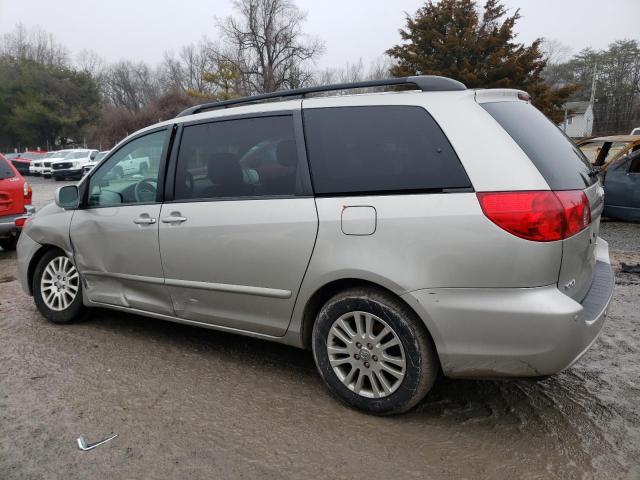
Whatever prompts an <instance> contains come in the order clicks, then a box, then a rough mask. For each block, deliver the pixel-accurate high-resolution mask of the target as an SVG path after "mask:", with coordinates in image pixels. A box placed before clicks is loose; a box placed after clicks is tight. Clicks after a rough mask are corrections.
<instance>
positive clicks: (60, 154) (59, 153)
mask: <svg viewBox="0 0 640 480" xmlns="http://www.w3.org/2000/svg"><path fill="white" fill-rule="evenodd" d="M65 152H66V150H58V151H57V152H48V153H47V154H46V155H45V156H44V157H43V158H55V157H64V154H65Z"/></svg>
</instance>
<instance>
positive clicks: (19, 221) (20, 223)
mask: <svg viewBox="0 0 640 480" xmlns="http://www.w3.org/2000/svg"><path fill="white" fill-rule="evenodd" d="M27 220H29V217H20V218H16V220H15V222H14V223H15V225H16V227H18V228H22V227H24V224H25V223H27Z"/></svg>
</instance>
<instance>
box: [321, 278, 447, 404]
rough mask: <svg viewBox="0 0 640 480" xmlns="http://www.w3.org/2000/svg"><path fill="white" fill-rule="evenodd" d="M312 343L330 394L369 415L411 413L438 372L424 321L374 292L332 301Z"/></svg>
mask: <svg viewBox="0 0 640 480" xmlns="http://www.w3.org/2000/svg"><path fill="white" fill-rule="evenodd" d="M312 343H313V355H314V358H315V360H316V365H317V367H318V370H319V371H320V374H321V376H322V378H323V380H324V381H325V383H326V384H327V386H328V387H329V388H330V389H331V391H333V392H334V393H335V394H336V395H337V396H338V397H339V398H340V399H342V400H343V401H345V402H346V403H347V404H349V405H350V406H352V407H355V408H358V409H360V410H365V411H367V412H370V413H375V414H380V415H389V414H395V413H402V412H406V411H407V410H410V409H411V408H413V407H414V406H415V405H417V404H418V403H419V402H420V401H421V400H422V399H423V398H424V397H425V396H426V394H427V392H428V391H429V390H430V389H431V387H432V386H433V383H434V382H435V379H436V376H437V374H438V370H439V363H438V358H437V355H436V350H435V346H434V345H433V341H432V340H431V337H430V336H429V334H428V332H427V330H426V328H425V326H424V325H423V324H422V322H421V320H420V319H419V318H418V317H417V316H416V314H415V313H414V312H413V311H412V310H411V309H410V308H409V307H407V306H406V305H405V304H404V303H402V302H401V301H400V300H399V299H398V298H396V297H394V296H393V295H391V294H389V293H386V292H383V291H380V290H377V289H373V288H355V289H350V290H347V291H345V292H342V293H339V294H338V295H336V296H334V297H333V298H331V299H330V300H329V301H328V302H327V303H326V304H325V305H324V307H323V308H322V309H321V310H320V313H319V314H318V317H317V318H316V322H315V324H314V327H313V334H312Z"/></svg>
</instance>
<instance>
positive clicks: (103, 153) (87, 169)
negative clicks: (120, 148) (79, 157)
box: [82, 150, 109, 175]
mask: <svg viewBox="0 0 640 480" xmlns="http://www.w3.org/2000/svg"><path fill="white" fill-rule="evenodd" d="M107 153H109V150H103V151H101V152H98V155H96V158H94V159H93V160H91V161H90V162H87V163H85V164H84V167H82V175H86V174H87V173H89V172H90V171H91V170H93V167H95V166H96V165H97V164H98V163H100V160H102V159H103V158H104V157H105V156H106V155H107Z"/></svg>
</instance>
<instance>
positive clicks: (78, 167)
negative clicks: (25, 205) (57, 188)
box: [51, 149, 98, 180]
mask: <svg viewBox="0 0 640 480" xmlns="http://www.w3.org/2000/svg"><path fill="white" fill-rule="evenodd" d="M96 155H98V150H85V149H77V150H69V151H68V152H67V154H66V155H65V156H64V157H62V158H60V159H56V160H54V161H52V162H51V176H52V177H53V178H55V179H56V180H64V179H65V178H73V179H78V180H79V179H81V178H82V171H83V168H84V165H85V164H86V163H88V162H90V161H91V160H93V159H94V158H96Z"/></svg>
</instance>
